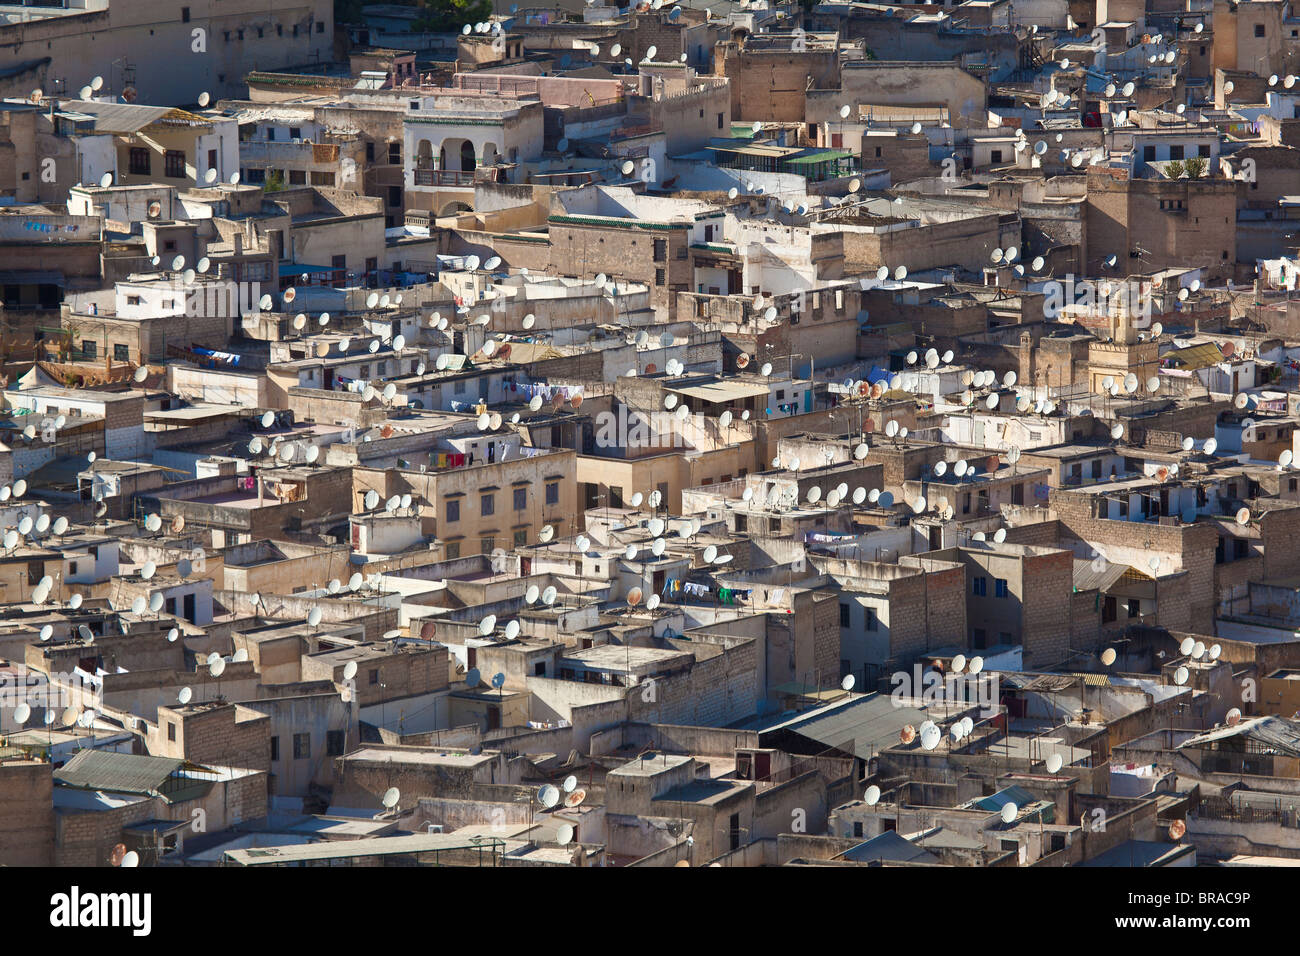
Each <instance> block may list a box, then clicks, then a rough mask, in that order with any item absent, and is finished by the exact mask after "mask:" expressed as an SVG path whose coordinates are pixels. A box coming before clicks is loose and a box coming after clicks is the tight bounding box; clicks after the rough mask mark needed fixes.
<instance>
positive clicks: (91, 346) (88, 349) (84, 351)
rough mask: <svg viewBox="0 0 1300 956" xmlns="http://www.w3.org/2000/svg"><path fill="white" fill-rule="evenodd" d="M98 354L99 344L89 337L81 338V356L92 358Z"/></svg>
mask: <svg viewBox="0 0 1300 956" xmlns="http://www.w3.org/2000/svg"><path fill="white" fill-rule="evenodd" d="M98 354H99V346H98V345H97V344H96V343H94V342H92V341H91V340H90V339H82V340H81V357H82V358H87V359H94V358H96V357H97V355H98Z"/></svg>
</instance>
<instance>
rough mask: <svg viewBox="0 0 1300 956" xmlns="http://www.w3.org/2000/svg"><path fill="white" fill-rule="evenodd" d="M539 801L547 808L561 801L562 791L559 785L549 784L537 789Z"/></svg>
mask: <svg viewBox="0 0 1300 956" xmlns="http://www.w3.org/2000/svg"><path fill="white" fill-rule="evenodd" d="M537 801H538V802H539V803H540V804H541V805H542V806H544V807H546V808H547V809H550V808H551V807H553V806H555V805H556V804H557V803H559V802H560V791H559V788H558V787H555V786H552V785H551V784H549V783H548V784H547V785H546V786H544V787H542V788H541V789H540V790H538V791H537Z"/></svg>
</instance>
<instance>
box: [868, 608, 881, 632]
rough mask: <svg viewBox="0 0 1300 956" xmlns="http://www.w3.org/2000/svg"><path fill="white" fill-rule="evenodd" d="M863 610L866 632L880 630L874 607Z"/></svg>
mask: <svg viewBox="0 0 1300 956" xmlns="http://www.w3.org/2000/svg"><path fill="white" fill-rule="evenodd" d="M865 610H866V612H867V630H868V631H878V630H880V618H879V617H878V616H877V615H876V609H875V608H874V607H869V608H865Z"/></svg>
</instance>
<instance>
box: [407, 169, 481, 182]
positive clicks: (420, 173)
mask: <svg viewBox="0 0 1300 956" xmlns="http://www.w3.org/2000/svg"><path fill="white" fill-rule="evenodd" d="M415 185H417V186H473V185H474V173H473V172H472V171H471V172H468V173H466V172H461V171H460V170H458V169H417V170H415Z"/></svg>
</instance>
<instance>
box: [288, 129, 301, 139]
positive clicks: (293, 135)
mask: <svg viewBox="0 0 1300 956" xmlns="http://www.w3.org/2000/svg"><path fill="white" fill-rule="evenodd" d="M289 138H290V139H302V127H301V126H290V127H289Z"/></svg>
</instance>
